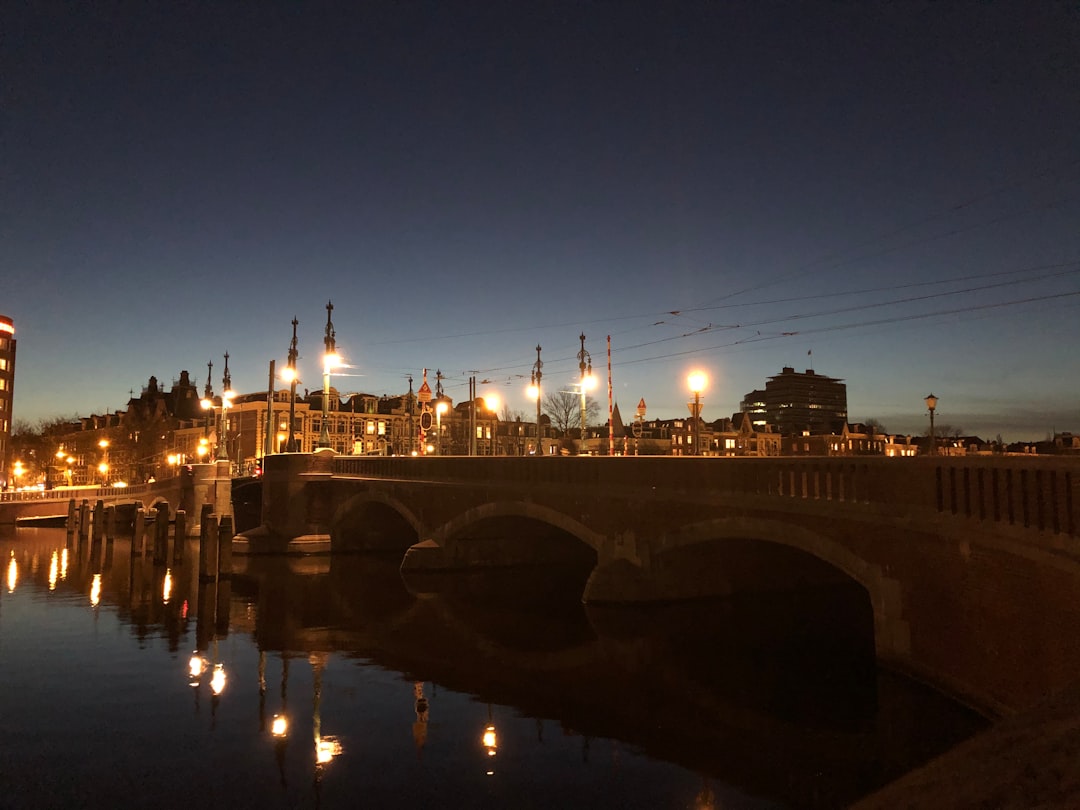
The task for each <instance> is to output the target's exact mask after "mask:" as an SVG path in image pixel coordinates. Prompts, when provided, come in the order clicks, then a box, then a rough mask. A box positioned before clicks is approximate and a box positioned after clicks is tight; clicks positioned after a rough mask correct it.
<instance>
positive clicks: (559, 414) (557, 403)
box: [543, 391, 600, 433]
mask: <svg viewBox="0 0 1080 810" xmlns="http://www.w3.org/2000/svg"><path fill="white" fill-rule="evenodd" d="M543 409H544V413H546V414H547V415H548V417H549V418H550V419H551V426H552V427H553V428H555V430H557V431H559V432H560V433H567V432H569V431H570V430H573V429H574V428H580V427H581V395H580V394H575V393H573V392H571V391H555V392H553V393H549V394H545V395H544V405H543ZM599 413H600V406H599V405H598V404H597V402H596V400H595V399H593V398H592V397H587V398H586V400H585V423H586V424H588V423H589V421H595V419H596V417H597V415H598V414H599Z"/></svg>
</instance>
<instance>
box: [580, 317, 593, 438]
mask: <svg viewBox="0 0 1080 810" xmlns="http://www.w3.org/2000/svg"><path fill="white" fill-rule="evenodd" d="M579 339H580V340H581V351H579V352H578V354H577V357H578V370H579V371H581V444H580V445H579V446H578V455H582V454H584V453H585V411H586V409H587V407H588V403H587V401H586V391H588V390H589V389H590V388H592V387H593V386H594V385H596V378H595V377H593V375H592V355H591V354H589V353H588V352H587V351H586V350H585V333H584V332H582V333H581V337H580V338H579ZM586 363H587V364H588V365H586Z"/></svg>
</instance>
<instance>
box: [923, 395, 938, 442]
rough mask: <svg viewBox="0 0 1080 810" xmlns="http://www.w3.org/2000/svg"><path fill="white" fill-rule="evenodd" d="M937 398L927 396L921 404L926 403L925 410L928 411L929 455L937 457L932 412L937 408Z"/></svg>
mask: <svg viewBox="0 0 1080 810" xmlns="http://www.w3.org/2000/svg"><path fill="white" fill-rule="evenodd" d="M937 401H938V398H937V397H935V396H934V395H933V394H928V395H927V396H926V397H924V398H923V402H925V403H926V409H927V410H928V411H930V455H932V456H936V455H937V440H936V439H935V438H934V410H935V409H936V408H937Z"/></svg>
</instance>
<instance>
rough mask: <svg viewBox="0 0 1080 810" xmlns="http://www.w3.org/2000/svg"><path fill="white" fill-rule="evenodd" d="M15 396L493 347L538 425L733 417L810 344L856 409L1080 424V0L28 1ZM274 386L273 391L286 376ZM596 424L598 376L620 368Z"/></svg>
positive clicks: (13, 185)
mask: <svg viewBox="0 0 1080 810" xmlns="http://www.w3.org/2000/svg"><path fill="white" fill-rule="evenodd" d="M0 26H2V28H3V30H4V32H5V36H4V38H3V42H2V43H0V76H3V81H2V84H0V177H2V182H0V278H2V282H0V314H4V315H7V316H9V317H11V318H12V320H13V321H14V323H15V328H16V330H17V334H16V338H17V339H18V341H19V344H18V345H19V351H18V364H17V370H16V380H15V401H14V417H15V419H16V420H27V421H29V422H31V423H33V422H36V421H37V420H38V419H42V418H46V419H47V418H53V417H57V416H77V415H89V414H92V413H106V412H111V411H115V410H118V409H121V408H123V407H124V405H125V403H126V401H127V399H128V391H129V389H130V390H132V391H134V393H135V394H136V395H138V393H139V392H140V390H141V389H142V387H143V386H145V385H146V382H147V380H148V378H149V377H150V376H151V375H154V376H156V377H157V378H158V380H159V381H160V382H161V384H162V385H163V386H165V387H166V388H167V387H168V386H169V385H171V383H172V381H173V380H174V379H176V378H177V377H178V376H179V374H180V372H181V370H185V369H186V370H187V371H189V372H190V374H191V375H192V377H193V378H194V379H195V381H196V383H197V385H198V387H199V388H200V390H201V389H202V387H203V384H204V382H205V377H206V363H207V361H208V360H212V361H213V363H214V369H213V379H212V381H211V382H212V384H213V388H214V390H215V392H219V391H220V390H221V373H222V370H223V357H222V356H223V354H224V353H225V352H226V351H228V352H229V355H230V360H229V367H230V371H231V373H232V380H233V387H234V389H236V390H237V391H241V392H254V391H265V390H266V385H267V374H268V366H269V362H270V360H271V359H274V360H276V362H277V365H278V368H279V369H280V368H281V367H282V366H283V365H284V362H285V357H286V352H287V350H288V345H289V339H290V337H291V334H292V327H291V323H290V322H291V320H292V318H293V317H294V316H295V317H296V318H297V319H298V320H299V329H298V334H299V339H300V353H301V361H300V372H301V379H302V382H301V384H300V389H301V390H303V389H304V388H308V389H316V388H319V387H321V384H322V381H321V372H320V364H319V358H320V356H321V354H322V341H323V328H324V324H325V321H326V311H325V305H326V302H327V301H328V300H332V301H333V303H334V313H333V320H334V326H335V330H336V338H337V344H338V347H339V350H340V351H341V354H342V355H343V357H344V358H345V361H346V363H348V365H349V367H348V368H346V369H343V370H342V373H341V374H336V375H335V376H334V378H333V385H334V386H335V387H336V388H338V389H339V390H340V391H341V392H343V393H345V392H354V391H356V392H364V393H370V394H375V395H383V394H389V395H397V394H401V393H403V392H405V391H406V390H407V389H408V382H407V380H406V378H407V376H408V375H412V376H413V379H414V387H418V386H419V384H420V378H421V374H422V371H423V369H424V368H425V367H426V368H428V369H429V382H430V383H431V384H432V386H434V375H435V371H436V369H441V370H442V372H443V373H444V374H445V375H446V378H447V379H446V381H445V387H446V390H447V393H448V394H449V395H450V396H451V397H453V398H454V400H455V401H460V400H463V399H466V398H467V396H468V387H467V380H468V377H469V376H470V375H471V374H474V373H475V376H476V377H477V378H478V379H481V380H485V379H486V380H489V381H490V382H489V383H486V384H482V385H480V386H479V393H480V394H483V393H485V391H486V390H497V391H498V393H499V395H500V396H501V397H502V399H503V400H505V401H506V402H507V403H508V405H509V407H510V408H512V409H514V410H518V411H521V412H522V413H523V415H524V417H525V418H530V414H533V413H535V411H534V410H533V408H534V406H533V404H532V403H531V402H530V401H529V400H528V399H527V397H526V395H525V389H526V387H527V385H528V382H529V376H530V371H531V369H532V365H533V362H534V361H535V359H536V352H535V347H536V345H537V344H540V345H541V346H542V347H543V351H542V359H543V362H544V369H543V371H544V383H545V387H546V388H547V390H549V391H550V390H554V389H556V388H558V389H563V390H569V389H570V387H571V386H572V383H573V381H574V380H575V379H576V376H577V357H576V355H577V352H578V349H579V345H580V344H579V341H578V335H579V334H580V333H582V332H584V334H585V335H586V348H587V350H588V351H589V352H590V353H591V356H592V364H593V368H594V370H595V371H596V372H597V373H599V374H600V375H601V376H606V368H607V356H606V336H607V335H609V334H610V335H611V340H612V364H613V386H614V394H615V398H616V401H617V402H618V404H619V407H620V410H621V412H622V414H623V416H624V418H630V417H632V415H633V412H634V407H635V405H636V404H637V402H638V400H639V399H640V398H642V397H643V398H644V399H645V400H646V403H647V405H648V413H647V417H648V418H674V417H681V416H685V415H687V413H688V410H687V406H686V403H687V401H688V399H689V398H690V395H689V391H688V389H687V382H686V377H687V374H688V373H689V372H690V371H691V370H692V369H702V370H704V371H705V372H706V373H707V374H708V375H709V378H710V382H709V386H708V388H707V390H706V391H705V393H704V408H703V416H704V418H706V419H708V420H710V421H711V420H713V419H717V418H720V417H725V416H730V415H731V414H732V413H733V412H735V411H737V410H738V408H739V402H740V399H741V398H742V397H743V395H745V394H746V393H748V392H750V391H752V390H754V389H756V388H760V387H762V386H763V385H764V383H765V381H766V379H767V378H768V377H769V376H772V375H774V374H777V373H779V372H780V370H781V369H782V368H783V367H785V366H790V367H793V368H795V369H796V370H798V371H804V370H805V369H808V368H813V369H815V370H816V371H817V372H818V373H820V374H824V375H828V376H830V377H837V378H840V379H843V380H844V381H845V382H846V384H847V390H848V410H849V418H850V420H851V421H865V420H867V419H871V418H873V419H877V420H879V421H880V422H882V423H883V424H884V426H885V428H886V429H887V430H889V431H890V432H895V433H912V434H919V433H922V432H924V431H925V429H926V427H927V425H928V419H927V415H926V409H925V405H924V404H923V397H925V396H926V395H927V394H929V393H931V392H933V393H934V394H935V395H937V396H938V397H939V398H940V402H939V405H938V411H937V416H936V422H937V424H939V425H950V426H953V427H957V428H961V429H962V430H963V431H964V432H965V433H968V434H978V435H981V436H984V437H985V438H988V439H992V438H994V437H995V436H996V435H997V434H999V433H1000V434H1002V436H1003V437H1004V438H1005V439H1006V440H1009V441H1013V440H1020V439H1041V438H1043V437H1044V436H1045V435H1046V434H1047V433H1049V432H1051V431H1055V430H1057V431H1062V430H1071V431H1073V432H1080V356H1078V351H1077V348H1078V347H1080V228H1078V227H1077V223H1080V141H1078V139H1077V132H1080V7H1078V6H1077V5H1076V4H1070V3H1065V2H1049V0H1048V1H1047V2H996V3H983V2H955V3H947V4H946V3H931V2H925V3H920V2H911V3H875V2H866V3H847V4H845V3H804V2H782V1H781V2H775V3H710V2H686V3H677V4H660V3H655V2H652V3H637V2H620V3H587V4H586V3H580V2H560V1H559V0H551V1H550V2H521V3H512V4H471V3H470V4H466V3H455V2H400V3H365V2H356V3H341V4H333V3H331V4H322V5H319V6H317V7H313V6H307V5H302V4H291V3H278V2H266V3H259V4H240V3H230V2H224V3H223V2H192V3H184V4H179V5H172V4H109V5H102V4H36V3H27V4H7V5H5V6H4V7H3V8H2V9H0ZM279 385H280V383H279ZM595 394H596V397H597V399H598V400H599V401H600V402H601V411H602V413H603V414H604V415H603V416H602V417H601V419H604V418H606V405H607V401H606V388H603V387H601V388H600V389H598V390H597V391H596V392H595Z"/></svg>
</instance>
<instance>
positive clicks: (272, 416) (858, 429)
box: [20, 371, 1080, 487]
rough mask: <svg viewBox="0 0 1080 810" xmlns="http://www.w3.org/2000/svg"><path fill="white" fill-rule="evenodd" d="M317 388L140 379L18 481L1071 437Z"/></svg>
mask: <svg viewBox="0 0 1080 810" xmlns="http://www.w3.org/2000/svg"><path fill="white" fill-rule="evenodd" d="M322 399H323V393H322V391H313V392H305V394H304V395H303V396H299V397H297V398H296V400H295V401H293V400H292V397H291V395H290V392H289V391H288V390H282V391H276V392H274V393H273V395H272V396H268V395H267V392H257V393H253V394H247V395H241V396H237V397H235V398H233V399H231V400H229V401H226V402H225V403H223V402H222V399H221V397H220V396H213V395H212V394H211V392H210V391H209V390H206V391H204V392H203V395H202V396H200V394H199V392H198V390H197V389H196V387H195V385H194V384H193V383H192V381H191V379H190V376H189V375H188V372H187V371H182V372H181V373H180V376H179V377H178V378H177V379H175V380H173V382H172V385H171V387H169V388H168V390H166V389H165V388H164V387H162V386H160V385H159V383H158V381H157V379H156V378H154V377H151V378H150V380H149V382H148V384H147V386H146V387H145V388H143V389H142V391H141V392H140V394H139V395H138V396H134V395H133V396H132V397H131V398H130V399H129V401H128V403H127V405H126V407H125V408H124V409H123V410H118V411H115V412H113V413H110V414H105V415H93V416H88V417H83V418H80V419H79V420H78V421H75V422H71V423H64V424H57V425H53V426H50V429H49V430H48V431H47V435H45V436H42V437H39V439H38V443H37V445H36V446H34V447H24V448H21V449H20V452H21V459H20V460H21V463H22V464H23V469H24V471H25V473H26V479H27V481H28V482H29V481H37V482H40V483H43V484H44V485H45V486H47V487H57V486H65V485H67V486H79V485H88V484H101V483H105V482H109V483H115V482H117V481H128V482H141V481H146V480H149V479H150V478H154V477H161V476H163V475H168V474H170V472H171V471H174V470H175V468H176V467H178V466H179V465H184V464H190V463H195V462H199V461H208V460H212V459H215V458H227V459H229V461H230V462H231V463H232V465H233V470H234V473H235V474H238V475H243V474H252V473H255V472H256V471H257V470H258V469H259V467H260V466H261V463H262V459H263V457H264V456H265V455H266V454H268V453H279V452H286V451H289V450H293V451H296V452H312V451H314V450H315V449H316V448H317V447H319V446H324V445H325V446H329V447H331V448H332V449H333V450H334V451H335V452H336V453H338V454H341V455H365V454H377V455H427V454H437V455H481V456H489V455H499V456H508V455H509V456H529V455H537V454H540V455H545V456H550V455H570V454H577V453H587V454H590V455H608V454H615V455H681V456H689V455H701V456H711V457H752V456H762V457H770V456H859V455H883V456H891V457H909V456H915V455H920V454H926V453H930V452H936V453H937V454H941V455H970V454H990V453H1003V452H1010V453H1015V452H1022V453H1046V452H1057V453H1077V454H1080V437H1076V436H1072V435H1071V434H1058V436H1056V437H1054V439H1053V440H1052V441H1048V442H1047V443H1028V444H1024V445H1010V446H1008V447H1003V446H998V445H995V444H993V443H989V442H985V441H983V440H981V439H979V438H978V437H972V436H969V437H939V438H938V439H937V440H936V441H935V443H934V446H933V447H932V446H931V444H930V440H929V439H928V438H927V437H913V436H903V435H894V434H887V433H884V432H881V431H880V430H879V429H877V428H876V427H875V426H873V425H864V424H859V423H848V422H847V421H846V420H845V421H843V422H842V423H841V425H840V429H839V430H827V431H821V432H814V431H811V430H808V429H804V430H792V431H787V432H782V431H781V430H779V429H778V428H777V427H776V426H775V425H772V424H769V423H767V422H763V421H762V420H761V419H760V418H757V416H758V414H756V413H755V412H753V411H752V410H748V411H746V412H742V413H738V414H735V415H733V416H732V417H731V418H724V419H718V420H715V421H713V422H705V421H704V420H701V419H700V418H699V419H696V420H695V419H693V418H682V419H668V420H662V419H653V420H648V421H643V420H635V421H634V422H631V423H630V424H624V422H623V420H622V417H621V415H620V413H619V409H618V406H617V405H616V406H615V409H614V412H613V418H612V420H611V424H610V426H609V425H607V424H604V425H601V426H591V427H588V428H586V431H585V436H584V437H582V436H581V433H580V429H578V428H571V429H567V430H562V431H560V430H558V429H556V428H555V427H554V426H553V424H552V422H551V420H550V419H549V418H548V416H547V415H542V416H541V420H540V425H539V435H538V433H537V425H536V423H535V422H530V421H523V420H522V419H520V418H515V419H513V420H505V419H500V418H499V416H498V414H496V413H495V412H494V411H493V410H492V409H490V408H489V407H488V405H487V403H486V402H485V400H484V399H483V398H482V397H478V398H476V399H475V400H473V401H469V400H466V401H465V402H459V403H454V402H453V401H452V400H451V399H450V398H449V397H447V396H445V395H444V394H443V393H442V392H441V391H438V392H436V393H435V394H434V395H432V396H431V398H430V400H429V401H427V402H421V401H420V397H419V396H418V395H417V394H416V393H414V392H412V391H410V392H409V393H407V394H402V395H397V396H375V395H370V394H350V395H347V396H341V395H340V394H339V393H338V392H337V391H336V390H334V389H330V395H329V397H328V398H327V403H326V417H325V419H324V417H323V401H322Z"/></svg>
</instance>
